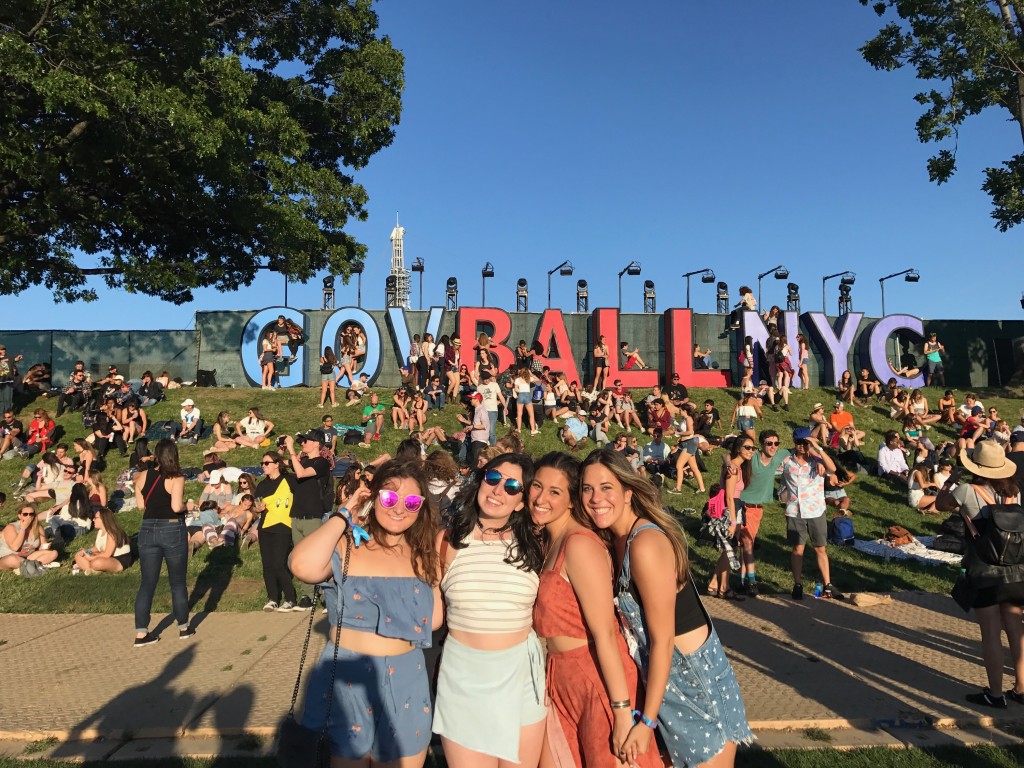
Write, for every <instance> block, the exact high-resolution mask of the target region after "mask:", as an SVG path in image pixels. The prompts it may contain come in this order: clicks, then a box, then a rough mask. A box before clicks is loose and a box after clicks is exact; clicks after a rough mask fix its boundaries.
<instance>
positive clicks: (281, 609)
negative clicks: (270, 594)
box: [277, 600, 295, 613]
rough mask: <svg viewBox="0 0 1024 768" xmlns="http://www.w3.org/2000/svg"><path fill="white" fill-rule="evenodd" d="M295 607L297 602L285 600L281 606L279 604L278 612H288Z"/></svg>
mask: <svg viewBox="0 0 1024 768" xmlns="http://www.w3.org/2000/svg"><path fill="white" fill-rule="evenodd" d="M294 609H295V603H293V602H292V601H291V600H285V601H284V602H283V603H281V605H280V606H278V608H277V612H278V613H288V612H289V611H292V610H294Z"/></svg>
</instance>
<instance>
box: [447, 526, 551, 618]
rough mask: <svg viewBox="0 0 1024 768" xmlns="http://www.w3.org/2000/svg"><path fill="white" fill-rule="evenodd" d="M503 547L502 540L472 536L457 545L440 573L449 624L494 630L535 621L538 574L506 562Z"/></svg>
mask: <svg viewBox="0 0 1024 768" xmlns="http://www.w3.org/2000/svg"><path fill="white" fill-rule="evenodd" d="M513 546H515V545H513ZM507 552H508V546H507V544H506V543H505V542H493V543H491V542H487V543H485V542H482V541H475V540H473V539H468V540H467V542H466V547H465V548H463V549H457V550H455V559H454V560H453V561H452V564H451V565H450V566H449V567H448V571H447V572H446V573H445V575H444V578H443V579H441V591H442V592H443V593H444V599H445V606H446V610H447V622H448V628H449V629H457V630H459V631H462V632H472V633H474V634H480V635H497V634H505V633H513V632H521V631H522V630H524V629H529V628H530V627H532V626H533V604H534V602H536V600H537V588H538V587H539V586H540V578H539V577H538V575H537V574H536V573H533V572H532V571H521V570H519V569H518V568H517V567H516V566H514V565H509V564H508V563H506V562H505V557H506V554H507Z"/></svg>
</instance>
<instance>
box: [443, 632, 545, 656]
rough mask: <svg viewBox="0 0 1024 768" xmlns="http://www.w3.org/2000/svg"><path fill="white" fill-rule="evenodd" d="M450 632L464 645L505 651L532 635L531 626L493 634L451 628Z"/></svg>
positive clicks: (486, 649)
mask: <svg viewBox="0 0 1024 768" xmlns="http://www.w3.org/2000/svg"><path fill="white" fill-rule="evenodd" d="M448 634H449V635H451V636H452V637H453V638H455V639H456V640H458V641H459V642H460V643H462V644H463V645H468V646H469V647H470V648H473V649H475V650H478V651H504V650H507V649H509V648H514V647H515V646H517V645H519V644H520V643H522V642H523V641H524V640H526V638H527V637H529V636H530V627H527V628H526V629H522V630H520V631H518V632H499V633H496V634H493V635H483V634H480V633H478V632H463V631H462V630H460V629H450V630H449V631H448Z"/></svg>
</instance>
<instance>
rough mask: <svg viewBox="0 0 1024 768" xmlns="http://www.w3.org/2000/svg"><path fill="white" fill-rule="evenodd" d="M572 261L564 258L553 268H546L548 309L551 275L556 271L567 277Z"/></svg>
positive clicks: (569, 273) (549, 305)
mask: <svg viewBox="0 0 1024 768" xmlns="http://www.w3.org/2000/svg"><path fill="white" fill-rule="evenodd" d="M572 269H573V267H572V262H571V261H569V260H568V259H566V260H565V261H563V262H562V263H561V264H559V265H558V266H557V267H555V268H554V269H549V270H548V309H551V276H552V275H553V274H555V272H557V273H558V274H560V275H562V276H563V277H569V275H571V274H572Z"/></svg>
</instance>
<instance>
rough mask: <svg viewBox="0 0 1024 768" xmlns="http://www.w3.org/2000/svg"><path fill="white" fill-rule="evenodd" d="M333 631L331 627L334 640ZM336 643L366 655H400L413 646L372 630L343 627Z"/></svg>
mask: <svg viewBox="0 0 1024 768" xmlns="http://www.w3.org/2000/svg"><path fill="white" fill-rule="evenodd" d="M335 631H336V629H335V628H334V627H331V640H334V633H335ZM338 644H339V645H340V646H341V647H342V648H345V649H347V650H349V651H353V652H354V653H362V654H365V655H366V656H401V655H402V654H403V653H408V652H409V651H411V650H412V649H413V648H414V647H415V646H414V645H413V644H412V643H410V642H409V641H408V640H402V639H400V638H397V637H382V636H380V635H378V634H376V633H374V632H362V631H360V630H358V629H345V628H344V627H343V628H342V630H341V638H340V640H339V643H338Z"/></svg>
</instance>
